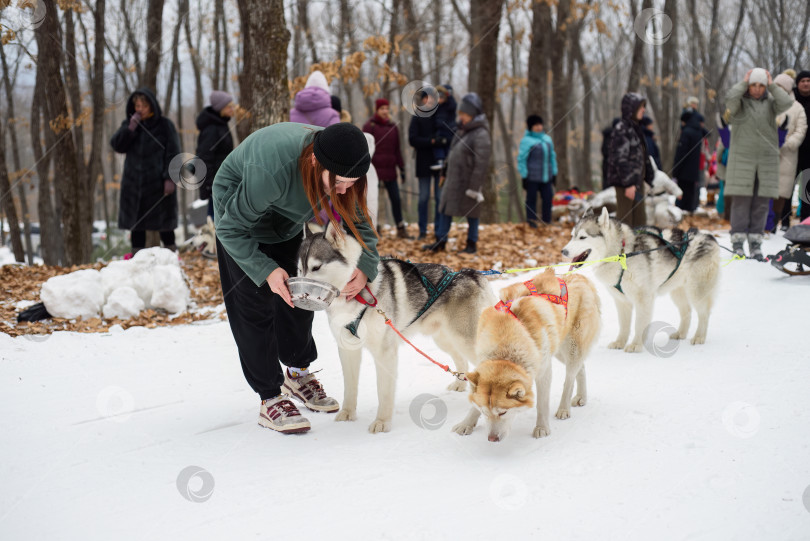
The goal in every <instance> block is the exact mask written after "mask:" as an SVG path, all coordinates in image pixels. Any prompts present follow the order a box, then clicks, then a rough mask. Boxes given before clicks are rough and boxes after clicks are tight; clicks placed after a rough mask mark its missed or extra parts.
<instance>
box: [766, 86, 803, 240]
mask: <svg viewBox="0 0 810 541" xmlns="http://www.w3.org/2000/svg"><path fill="white" fill-rule="evenodd" d="M773 82H774V83H776V84H777V85H779V86H780V87H781V88H782V89H783V90H784V91H785V92H787V93H788V95H789V96H790V97H791V99H792V100H793V104H792V105H791V106H790V109H788V110H787V111H785V112H784V113H782V114H781V115H779V116H777V117H776V125H777V126H781V125H782V124H784V123H785V119H787V135H786V136H785V142H784V143H783V144H782V147H781V148H780V149H779V199H776V200H774V202H773V211H774V213H775V214H776V220H777V221H779V220H781V221H782V231H787V230H788V228H789V227H790V214H791V210H792V202H791V200H792V199H793V189H794V187H795V185H796V166H797V164H798V163H799V146H801V144H802V142H803V141H804V138H805V137H806V135H807V115H806V114H805V112H804V107H802V105H801V104H800V103H799V102H797V101H796V98H795V97H794V96H793V85H794V80H793V77H791V76H790V75H789V74H788V73H782V74H780V75H777V76H776V77H775V78H774V80H773ZM774 229H776V224H774Z"/></svg>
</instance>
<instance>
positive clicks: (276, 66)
mask: <svg viewBox="0 0 810 541" xmlns="http://www.w3.org/2000/svg"><path fill="white" fill-rule="evenodd" d="M238 5H239V14H240V16H241V19H242V34H243V39H244V45H243V46H244V53H243V55H242V56H243V58H244V66H243V69H242V73H241V75H240V76H239V85H240V90H241V101H242V106H243V107H245V108H247V109H248V110H249V111H250V114H251V118H249V119H248V121H247V123H246V124H247V126H246V127H245V126H242V125H241V124H242V123H240V126H239V128H240V130H239V139H240V140H242V141H244V139H245V137H247V135H248V134H250V133H252V132H253V131H255V130H257V129H259V128H262V127H264V126H269V125H271V124H275V123H276V122H283V121H284V120H286V119H287V118H288V117H289V107H290V104H289V102H290V91H289V88H288V86H287V44H288V43H289V41H290V32H289V30H287V27H286V25H285V22H284V4H283V2H282V0H238Z"/></svg>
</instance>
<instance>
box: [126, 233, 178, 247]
mask: <svg viewBox="0 0 810 541" xmlns="http://www.w3.org/2000/svg"><path fill="white" fill-rule="evenodd" d="M129 240H130V241H131V242H132V247H133V248H146V231H134V230H133V231H130V232H129ZM160 242H162V243H163V247H164V248H168V247H169V246H174V244H175V240H174V231H161V232H160Z"/></svg>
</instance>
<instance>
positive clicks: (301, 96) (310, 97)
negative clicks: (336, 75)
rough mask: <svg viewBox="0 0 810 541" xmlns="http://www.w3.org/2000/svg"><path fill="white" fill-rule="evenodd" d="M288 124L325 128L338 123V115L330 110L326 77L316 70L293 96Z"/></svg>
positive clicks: (333, 110) (330, 98) (330, 103)
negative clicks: (293, 103) (292, 105)
mask: <svg viewBox="0 0 810 541" xmlns="http://www.w3.org/2000/svg"><path fill="white" fill-rule="evenodd" d="M290 122H298V123H300V124H311V125H312V126H320V127H322V128H325V127H327V126H331V125H332V124H337V123H338V122H340V113H338V112H337V111H336V110H335V109H333V108H332V96H331V95H330V94H329V83H328V82H327V81H326V76H325V75H324V74H323V73H322V72H321V71H318V70H315V71H313V72H312V73H310V74H309V77H308V78H307V83H306V86H304V89H303V90H301V91H299V92H298V93H297V94H296V95H295V107H293V108H292V110H291V111H290Z"/></svg>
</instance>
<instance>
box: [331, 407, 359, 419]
mask: <svg viewBox="0 0 810 541" xmlns="http://www.w3.org/2000/svg"><path fill="white" fill-rule="evenodd" d="M356 420H357V412H356V411H349V410H340V411H339V412H338V413H337V415H335V421H356Z"/></svg>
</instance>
